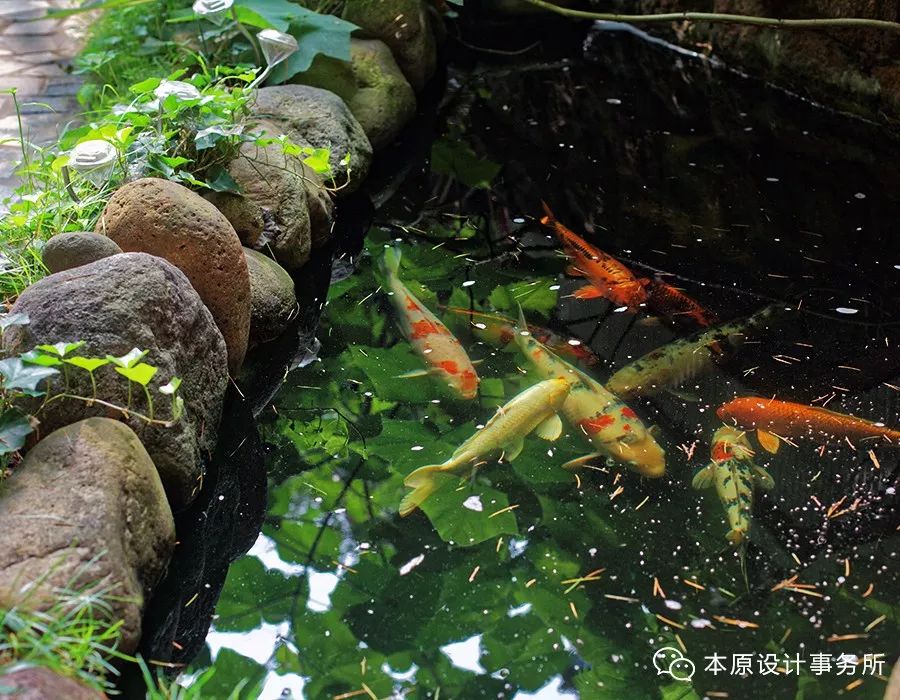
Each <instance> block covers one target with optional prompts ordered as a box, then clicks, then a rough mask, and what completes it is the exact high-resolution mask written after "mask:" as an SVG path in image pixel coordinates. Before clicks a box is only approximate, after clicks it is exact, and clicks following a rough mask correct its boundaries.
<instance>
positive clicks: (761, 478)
mask: <svg viewBox="0 0 900 700" xmlns="http://www.w3.org/2000/svg"><path fill="white" fill-rule="evenodd" d="M753 480H754V481H755V482H756V485H757V486H759V488H761V489H763V490H765V491H771V490H772V489H774V488H775V479H773V478H772V475H771V474H769V472H767V471H766V470H765V469H763V468H762V467H757V466H756V465H754V466H753Z"/></svg>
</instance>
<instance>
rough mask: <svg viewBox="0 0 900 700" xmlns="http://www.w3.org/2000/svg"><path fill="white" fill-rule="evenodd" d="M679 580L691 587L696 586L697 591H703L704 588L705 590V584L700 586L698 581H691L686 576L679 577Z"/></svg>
mask: <svg viewBox="0 0 900 700" xmlns="http://www.w3.org/2000/svg"><path fill="white" fill-rule="evenodd" d="M681 580H682V581H684V582H685V583H686V584H687V585H688V586H690V587H691V588H696V589H697V590H698V591H705V590H706V586H701V585H700V584H699V583H697V582H696V581H691V580H690V579H686V578H683V579H681Z"/></svg>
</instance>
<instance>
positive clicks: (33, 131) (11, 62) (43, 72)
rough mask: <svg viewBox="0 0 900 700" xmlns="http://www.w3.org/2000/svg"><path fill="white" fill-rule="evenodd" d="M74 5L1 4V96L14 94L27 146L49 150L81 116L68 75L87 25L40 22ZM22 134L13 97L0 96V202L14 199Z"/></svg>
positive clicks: (33, 0)
mask: <svg viewBox="0 0 900 700" xmlns="http://www.w3.org/2000/svg"><path fill="white" fill-rule="evenodd" d="M73 4H75V3H74V2H73V0H0V90H5V89H8V88H16V98H17V99H18V101H19V106H20V108H21V111H22V123H23V131H24V133H25V139H26V141H28V142H30V143H33V144H36V145H38V146H46V145H48V144H51V143H53V142H54V141H56V139H57V137H58V135H59V132H60V130H61V129H63V128H64V127H65V125H66V124H67V123H68V122H69V121H70V120H71V118H72V115H74V114H75V113H76V112H77V111H78V101H77V100H76V98H75V95H76V93H77V91H78V88H79V86H80V84H81V81H80V80H79V79H78V77H77V76H73V75H72V74H71V72H70V62H71V59H72V57H73V56H74V55H75V54H76V53H77V51H78V49H79V47H80V45H81V39H82V36H83V27H84V26H85V20H84V18H83V17H81V16H78V15H76V16H74V17H70V18H62V19H42V18H44V17H45V16H46V14H47V12H48V11H49V10H51V9H63V8H66V7H71V6H73ZM21 157H22V154H21V146H20V144H19V128H18V123H17V119H16V112H15V106H14V104H13V99H12V97H11V96H10V95H0V201H2V200H4V199H6V198H7V197H8V196H9V195H10V194H12V191H13V189H14V188H15V187H16V186H17V184H18V180H17V178H16V177H15V175H14V170H15V168H16V165H17V164H18V162H19V160H20V159H21Z"/></svg>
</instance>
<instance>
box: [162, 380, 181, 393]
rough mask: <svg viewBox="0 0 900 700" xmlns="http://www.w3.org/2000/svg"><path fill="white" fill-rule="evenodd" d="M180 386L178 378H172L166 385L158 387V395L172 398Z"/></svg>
mask: <svg viewBox="0 0 900 700" xmlns="http://www.w3.org/2000/svg"><path fill="white" fill-rule="evenodd" d="M180 386H181V379H180V378H179V377H172V378H171V379H170V380H169V383H168V384H163V385H162V386H161V387H159V393H160V394H165V395H166V396H172V395H173V394H174V393H175V392H176V391H178V387H180Z"/></svg>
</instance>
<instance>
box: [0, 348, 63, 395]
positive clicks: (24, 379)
mask: <svg viewBox="0 0 900 700" xmlns="http://www.w3.org/2000/svg"><path fill="white" fill-rule="evenodd" d="M56 374H59V370H56V369H53V368H52V367H40V366H37V365H26V364H25V363H24V362H22V360H21V359H20V358H18V357H11V358H9V359H7V360H0V375H3V379H4V382H3V387H4V388H5V389H6V390H9V389H21V390H23V391H25V392H27V393H29V394H30V395H32V396H35V395H40V394H37V393H36V392H37V385H38V384H39V383H40V382H41V380H43V379H47V378H48V377H52V376H54V375H56Z"/></svg>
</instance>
